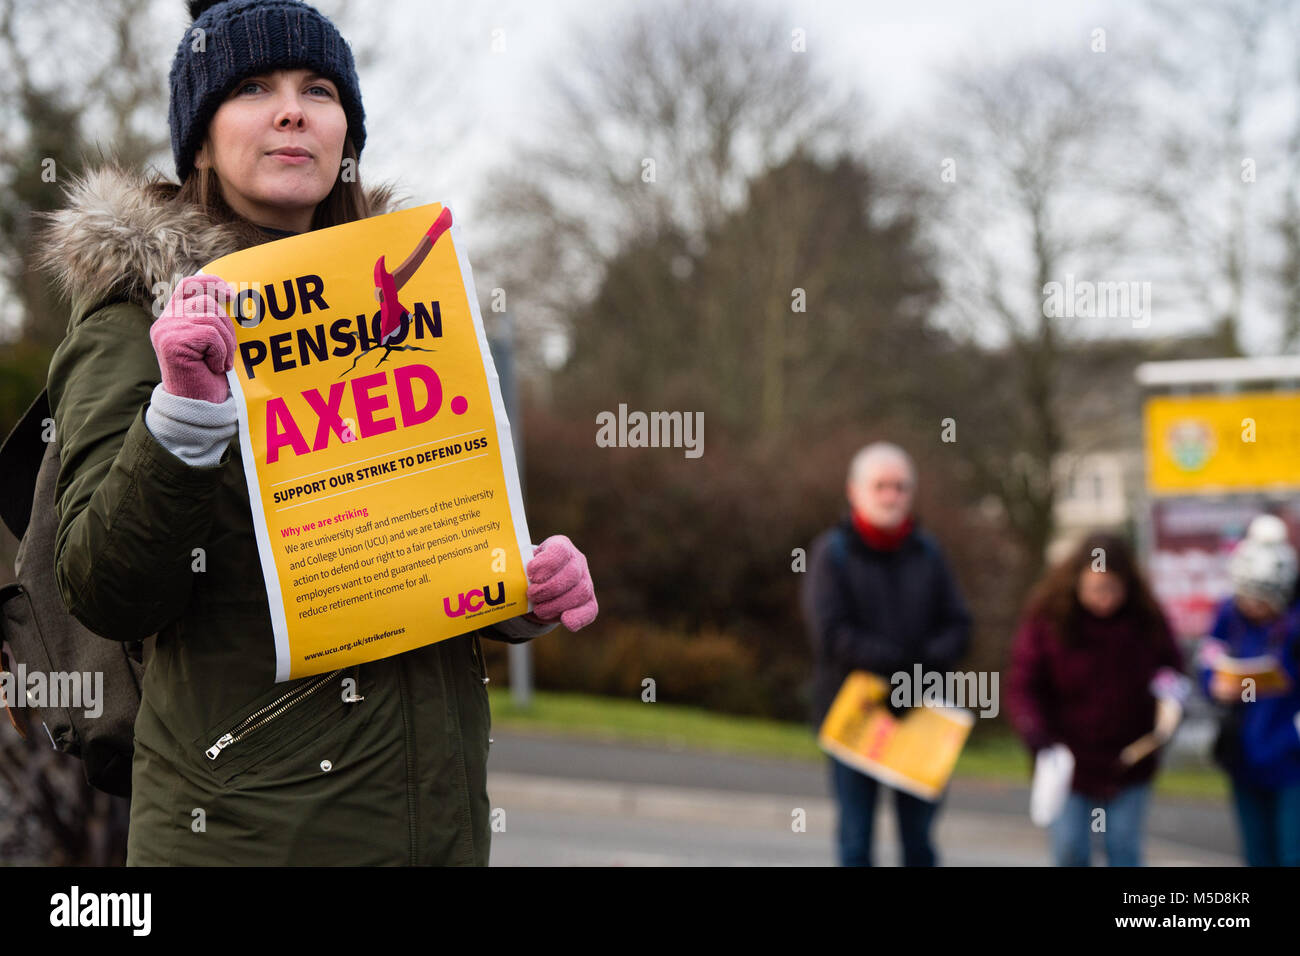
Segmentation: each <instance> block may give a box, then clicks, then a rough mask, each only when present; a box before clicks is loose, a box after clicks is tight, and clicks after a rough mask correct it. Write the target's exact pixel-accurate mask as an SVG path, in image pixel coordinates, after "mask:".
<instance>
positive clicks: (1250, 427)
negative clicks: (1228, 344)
mask: <svg viewBox="0 0 1300 956" xmlns="http://www.w3.org/2000/svg"><path fill="white" fill-rule="evenodd" d="M1145 434H1146V473H1147V489H1148V490H1149V491H1150V492H1151V493H1152V494H1155V495H1186V494H1224V493H1228V492H1241V491H1269V490H1275V489H1295V488H1300V393H1297V392H1241V393H1237V394H1233V395H1160V396H1153V397H1151V398H1148V399H1147V400H1146V404H1145Z"/></svg>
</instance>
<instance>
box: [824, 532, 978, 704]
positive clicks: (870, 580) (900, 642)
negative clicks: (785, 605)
mask: <svg viewBox="0 0 1300 956" xmlns="http://www.w3.org/2000/svg"><path fill="white" fill-rule="evenodd" d="M837 536H839V539H840V543H839V544H836V537H837ZM800 597H801V604H802V610H803V616H804V622H805V625H806V627H807V630H808V637H809V640H810V641H811V643H812V647H813V666H814V670H813V694H812V714H811V716H812V721H813V724H814V726H820V725H821V723H822V721H823V720H824V719H825V717H826V712H827V711H828V710H830V706H831V701H833V700H834V699H835V694H836V693H837V692H838V691H839V689H840V685H841V684H842V683H843V682H844V678H845V677H847V676H848V674H849V672H850V671H854V670H866V671H871V672H872V673H875V674H879V675H880V676H881V677H884V678H885V680H887V681H888V680H889V677H890V675H891V674H893V673H895V672H896V671H900V670H907V671H910V670H911V669H912V667H913V666H914V665H915V664H918V663H919V664H920V665H921V666H922V668H923V669H925V670H927V671H928V670H934V671H947V670H950V669H952V667H953V666H954V665H955V664H956V663H957V661H958V660H959V659H960V658H961V657H962V656H963V655H964V654H965V653H966V649H967V647H968V646H969V644H970V624H971V619H970V613H969V611H967V609H966V603H965V602H964V601H963V600H962V596H961V592H960V591H959V590H958V587H957V582H956V580H955V579H954V577H953V575H952V572H951V571H950V570H949V568H948V563H947V561H945V560H944V557H943V554H942V553H941V552H940V550H939V545H938V543H937V542H936V541H935V540H934V538H933V537H932V536H931V535H929V534H928V533H927V532H925V531H922V530H919V529H917V528H914V529H913V530H912V533H911V534H909V535H908V536H907V538H906V540H904V542H903V544H902V546H901V547H900V548H899V549H898V550H897V551H879V550H876V549H874V548H871V547H869V546H868V545H867V544H866V542H864V541H863V540H862V537H861V536H860V535H859V534H858V533H857V530H856V529H855V528H854V527H853V522H852V520H851V519H850V518H849V517H848V516H847V515H845V516H844V517H843V518H842V519H841V520H840V521H839V522H838V523H837V524H836V525H834V526H833V527H831V528H830V529H828V530H826V531H824V532H822V533H821V534H820V535H818V537H817V538H816V539H815V540H814V541H813V543H812V547H811V548H810V549H809V556H808V571H807V574H806V576H805V578H804V582H803V588H802V592H801V595H800Z"/></svg>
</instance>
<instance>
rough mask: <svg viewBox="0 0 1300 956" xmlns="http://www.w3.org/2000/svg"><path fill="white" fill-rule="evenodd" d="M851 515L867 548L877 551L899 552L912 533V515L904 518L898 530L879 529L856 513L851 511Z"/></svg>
mask: <svg viewBox="0 0 1300 956" xmlns="http://www.w3.org/2000/svg"><path fill="white" fill-rule="evenodd" d="M849 514H850V516H851V517H852V518H853V527H855V528H857V529H858V535H859V536H860V537H861V538H862V540H863V541H865V542H866V544H867V547H869V548H875V549H876V550H877V551H897V550H898V549H899V548H901V547H902V546H903V542H904V541H906V540H907V536H908V535H909V534H911V533H912V523H913V522H912V516H911V515H908V516H907V517H906V518H904V519H903V521H902V523H901V524H899V526H898V527H897V528H878V527H876V526H875V525H874V524H872V523H871V522H870V521H868V520H867V519H866V518H864V517H862V515H860V514H858V513H857V512H856V511H853V510H850V512H849Z"/></svg>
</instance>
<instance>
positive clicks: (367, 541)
mask: <svg viewBox="0 0 1300 956" xmlns="http://www.w3.org/2000/svg"><path fill="white" fill-rule="evenodd" d="M401 256H404V257H405V258H404V259H403V260H402V261H401V264H400V265H398V266H397V267H396V268H392V269H390V268H389V266H388V263H389V262H392V261H396V260H397V258H398V257H401ZM203 271H204V272H206V273H209V274H212V275H217V276H219V277H221V278H222V279H224V280H225V281H226V282H227V283H229V284H230V285H231V287H232V288H233V289H234V290H235V291H236V292H237V295H236V298H235V300H234V302H233V303H231V305H230V312H231V314H232V316H233V317H234V318H235V319H236V321H235V335H236V339H237V354H236V356H235V360H234V369H233V370H232V371H231V372H229V373H227V375H228V378H229V380H230V386H231V390H232V392H233V393H234V395H235V397H236V400H237V405H238V407H239V424H240V431H239V435H240V447H241V450H242V454H243V461H244V473H245V477H246V479H247V482H248V491H249V500H250V501H251V503H252V510H253V520H254V528H255V530H256V534H257V546H258V555H259V558H260V560H261V565H262V575H263V578H264V580H265V582H266V591H267V597H268V600H269V603H270V608H271V618H272V626H273V631H274V634H275V646H276V674H275V679H276V680H277V681H283V680H288V679H291V678H297V677H302V676H305V675H307V674H315V673H321V672H325V671H331V670H335V669H337V668H340V667H347V666H350V665H352V664H357V663H361V662H364V661H369V660H376V659H378V658H381V657H388V656H391V655H393V654H398V653H401V652H403V651H407V650H410V649H412V648H415V647H420V646H422V645H425V644H431V643H433V642H435V641H440V640H444V639H446V638H449V637H454V636H456V635H457V634H463V633H465V632H467V631H471V630H475V629H477V628H481V627H485V626H486V625H488V624H493V623H496V622H498V621H503V620H506V619H508V618H512V617H516V616H518V615H520V614H523V613H525V612H527V611H528V610H530V606H529V604H528V600H527V596H526V594H525V591H526V589H527V586H528V582H527V579H526V578H525V576H524V562H525V561H527V560H528V559H529V558H531V556H532V551H531V548H530V546H529V536H528V526H527V522H526V520H525V518H524V510H523V498H522V495H521V493H520V487H519V476H518V472H517V471H516V466H515V458H514V449H513V446H512V444H511V441H510V424H509V422H508V421H507V420H506V415H505V408H504V405H503V403H502V400H501V393H500V388H499V384H498V381H497V375H496V368H495V366H494V365H493V362H492V356H491V353H490V352H489V351H488V346H487V337H486V335H485V333H484V330H483V320H482V317H481V316H480V315H479V311H478V301H477V298H476V295H475V292H474V280H473V277H472V276H471V274H470V269H469V262H468V260H467V259H466V258H465V255H464V251H463V247H462V246H461V244H460V242H459V239H458V230H457V228H456V227H455V226H454V225H453V224H452V219H451V211H450V209H447V208H446V207H444V206H442V205H439V204H433V205H428V206H421V207H419V208H416V209H408V210H404V211H402V212H396V213H390V214H388V215H385V216H378V217H375V218H373V219H366V220H362V221H361V222H354V223H349V224H348V225H344V226H336V227H333V228H330V229H322V230H318V231H316V232H311V233H306V234H304V235H301V236H294V237H291V238H288V239H282V240H279V241H277V242H272V243H268V244H265V245H261V246H257V247H254V248H252V249H247V250H245V251H243V252H238V253H235V254H234V255H230V256H225V257H223V258H221V259H218V260H216V261H215V262H212V263H209V264H208V265H207V266H206V267H205V268H204V270H203Z"/></svg>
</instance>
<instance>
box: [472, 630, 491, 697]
mask: <svg viewBox="0 0 1300 956" xmlns="http://www.w3.org/2000/svg"><path fill="white" fill-rule="evenodd" d="M470 638H471V643H472V645H473V648H474V659H475V660H476V661H478V673H479V679H480V680H482V681H483V683H484V684H486V683H487V682H488V672H487V661H485V660H484V659H483V646H482V645H481V644H479V642H478V633H477V632H475V633H474V634H471V635H470Z"/></svg>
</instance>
